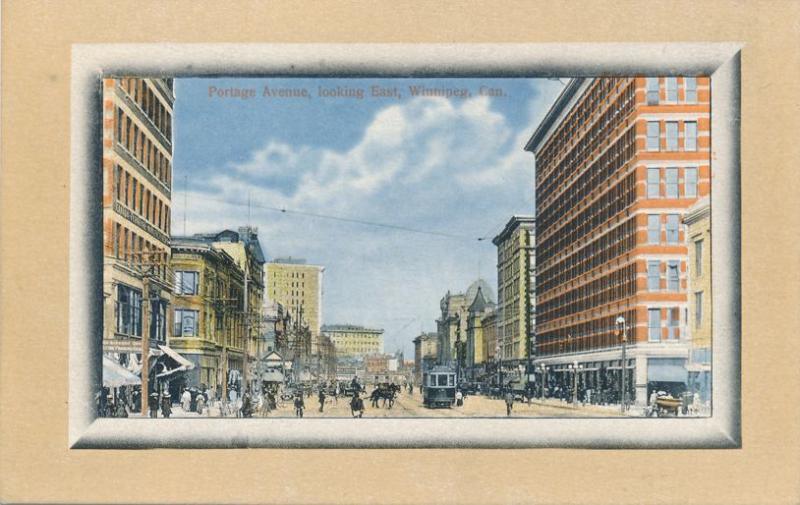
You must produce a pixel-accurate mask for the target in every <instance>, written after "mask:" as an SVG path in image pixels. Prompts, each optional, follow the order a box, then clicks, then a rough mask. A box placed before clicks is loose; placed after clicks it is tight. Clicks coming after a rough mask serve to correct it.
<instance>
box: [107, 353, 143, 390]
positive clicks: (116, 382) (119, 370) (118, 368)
mask: <svg viewBox="0 0 800 505" xmlns="http://www.w3.org/2000/svg"><path fill="white" fill-rule="evenodd" d="M141 383H142V381H141V379H139V377H138V376H136V375H135V374H133V373H132V372H130V371H129V370H128V369H126V368H125V367H123V366H122V365H120V364H119V363H117V362H116V361H114V360H113V359H111V358H109V357H108V356H103V386H107V387H112V388H118V387H120V386H134V385H136V386H138V385H139V384H141Z"/></svg>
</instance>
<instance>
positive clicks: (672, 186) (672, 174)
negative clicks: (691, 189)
mask: <svg viewBox="0 0 800 505" xmlns="http://www.w3.org/2000/svg"><path fill="white" fill-rule="evenodd" d="M665 176H666V180H667V188H666V189H667V198H678V169H677V168H672V167H671V168H667V169H666V174H665Z"/></svg>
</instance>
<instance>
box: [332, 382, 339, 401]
mask: <svg viewBox="0 0 800 505" xmlns="http://www.w3.org/2000/svg"><path fill="white" fill-rule="evenodd" d="M333 404H334V405H339V383H338V382H337V383H336V384H334V385H333Z"/></svg>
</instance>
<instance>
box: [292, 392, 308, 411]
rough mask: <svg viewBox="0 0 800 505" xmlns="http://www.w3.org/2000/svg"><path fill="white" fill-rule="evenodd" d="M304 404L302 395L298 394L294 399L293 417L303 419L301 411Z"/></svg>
mask: <svg viewBox="0 0 800 505" xmlns="http://www.w3.org/2000/svg"><path fill="white" fill-rule="evenodd" d="M305 406H306V404H305V403H304V402H303V393H302V392H300V393H298V394H297V396H295V397H294V415H295V417H303V409H304V408H305Z"/></svg>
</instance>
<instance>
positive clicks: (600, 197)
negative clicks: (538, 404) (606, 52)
mask: <svg viewBox="0 0 800 505" xmlns="http://www.w3.org/2000/svg"><path fill="white" fill-rule="evenodd" d="M709 85H710V82H709V79H708V78H704V77H666V78H664V77H660V78H650V77H648V78H644V77H636V78H597V79H585V78H579V79H572V80H571V81H570V82H569V83H568V84H567V86H566V87H565V89H564V91H563V92H562V93H561V95H560V96H559V97H558V99H557V100H556V102H555V103H554V105H553V107H552V108H551V110H550V111H549V112H548V114H547V115H546V116H545V118H544V119H543V121H542V123H541V124H540V125H539V127H538V128H537V130H536V131H535V132H534V134H533V136H532V137H531V139H530V140H529V141H528V143H527V145H526V146H525V149H526V150H527V151H530V152H532V153H533V154H534V155H535V158H536V225H537V239H536V240H537V243H536V260H537V292H536V297H537V314H536V338H537V343H536V356H537V360H536V366H537V369H538V370H540V371H543V375H540V376H541V377H544V378H546V381H547V383H548V384H549V385H550V386H551V387H552V386H556V385H560V386H561V387H562V388H563V387H566V388H567V389H569V388H570V387H572V386H571V384H573V380H574V376H573V375H572V374H573V373H575V372H573V371H572V370H570V365H571V366H572V367H573V370H574V369H575V367H576V365H577V370H578V371H577V381H576V382H577V384H578V392H579V393H580V394H581V395H583V393H584V392H585V391H586V390H588V389H591V390H592V392H593V394H594V395H595V399H597V400H599V401H602V402H619V401H620V398H621V389H620V384H621V373H620V371H621V370H622V369H623V364H622V363H621V358H622V356H621V348H622V338H621V334H620V332H619V331H618V329H617V327H616V324H615V320H616V319H617V317H618V316H622V317H624V318H625V321H626V324H625V326H626V335H627V359H626V363H625V364H624V369H625V371H626V374H627V380H626V383H627V385H628V387H627V389H628V398H629V399H635V403H636V404H639V405H644V404H646V402H647V398H648V395H649V391H650V390H651V389H653V388H658V389H666V390H669V391H672V392H673V393H679V392H680V391H682V390H683V389H684V388H685V387H686V381H687V368H686V361H687V357H688V341H687V335H686V331H685V329H686V325H687V318H688V313H687V246H686V241H685V237H684V235H685V233H684V230H683V227H682V226H681V221H682V217H683V215H684V214H685V213H686V210H687V208H688V207H690V206H691V205H692V204H693V203H694V202H695V201H696V200H697V199H698V198H699V197H703V196H705V195H707V194H708V192H709V188H710V142H711V139H710V130H709V127H710V86H709ZM598 395H599V396H598Z"/></svg>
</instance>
